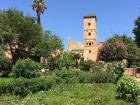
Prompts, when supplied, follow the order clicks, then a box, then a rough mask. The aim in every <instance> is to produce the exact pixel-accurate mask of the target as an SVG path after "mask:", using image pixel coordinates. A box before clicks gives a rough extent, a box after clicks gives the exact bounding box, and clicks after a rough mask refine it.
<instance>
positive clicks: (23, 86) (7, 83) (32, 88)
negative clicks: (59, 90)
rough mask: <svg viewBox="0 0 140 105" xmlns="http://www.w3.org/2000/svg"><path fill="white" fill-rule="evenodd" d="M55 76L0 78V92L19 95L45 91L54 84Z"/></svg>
mask: <svg viewBox="0 0 140 105" xmlns="http://www.w3.org/2000/svg"><path fill="white" fill-rule="evenodd" d="M56 82H57V78H55V77H39V78H32V79H26V78H18V79H0V94H1V95H2V94H13V95H19V96H21V97H24V96H26V95H27V94H29V93H36V92H37V91H41V90H42V91H47V90H48V89H50V88H51V87H52V86H54V85H56Z"/></svg>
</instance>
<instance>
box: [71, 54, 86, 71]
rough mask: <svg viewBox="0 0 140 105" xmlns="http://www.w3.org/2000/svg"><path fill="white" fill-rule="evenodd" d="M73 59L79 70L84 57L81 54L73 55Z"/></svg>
mask: <svg viewBox="0 0 140 105" xmlns="http://www.w3.org/2000/svg"><path fill="white" fill-rule="evenodd" d="M72 59H73V61H74V66H75V67H76V68H77V69H78V68H79V62H80V61H81V60H82V59H83V57H82V55H81V54H80V53H73V55H72Z"/></svg>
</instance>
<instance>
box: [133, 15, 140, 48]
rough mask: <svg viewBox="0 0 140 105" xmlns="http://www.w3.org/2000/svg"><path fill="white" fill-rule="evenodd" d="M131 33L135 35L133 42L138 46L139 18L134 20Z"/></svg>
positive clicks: (139, 40)
mask: <svg viewBox="0 0 140 105" xmlns="http://www.w3.org/2000/svg"><path fill="white" fill-rule="evenodd" d="M133 33H134V34H135V41H136V43H137V45H138V46H140V16H139V17H138V18H137V19H136V20H135V27H134V29H133Z"/></svg>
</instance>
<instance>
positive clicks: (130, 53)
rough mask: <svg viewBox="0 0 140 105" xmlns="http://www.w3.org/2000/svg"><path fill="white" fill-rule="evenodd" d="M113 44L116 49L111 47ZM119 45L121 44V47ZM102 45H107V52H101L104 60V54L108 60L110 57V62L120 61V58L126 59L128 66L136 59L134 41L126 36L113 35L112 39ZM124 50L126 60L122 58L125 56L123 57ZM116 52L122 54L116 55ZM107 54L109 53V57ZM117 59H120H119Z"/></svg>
mask: <svg viewBox="0 0 140 105" xmlns="http://www.w3.org/2000/svg"><path fill="white" fill-rule="evenodd" d="M118 42H120V43H118ZM115 43H116V45H115V46H116V47H114V46H112V45H113V44H115ZM121 43H122V45H121V46H120V44H121ZM111 44H112V45H111ZM104 45H108V46H107V47H106V48H108V50H107V49H106V50H104V51H103V52H105V53H102V54H103V55H104V58H105V54H106V57H107V58H109V59H110V58H111V59H112V57H113V59H112V60H121V59H122V58H124V59H127V61H128V63H129V65H130V64H131V63H132V62H134V61H135V59H136V57H137V56H136V44H135V42H134V40H132V38H131V37H127V35H121V36H119V35H114V36H113V37H112V38H110V39H108V40H107V41H106V42H105V44H104ZM123 46H124V47H123ZM125 46H126V48H125ZM110 47H112V48H110ZM119 47H120V48H119ZM103 48H104V47H103ZM117 48H119V49H120V50H119V49H118V50H117ZM121 49H122V50H121ZM124 49H127V58H126V56H124V55H125V54H124V55H123V52H124V51H123V50H124ZM109 50H110V51H109ZM111 50H112V51H111ZM118 51H120V52H121V53H122V54H121V53H116V52H118ZM108 53H110V54H111V55H108ZM112 54H113V55H112ZM117 56H118V57H117ZM107 58H105V59H106V60H107ZM119 58H121V59H119ZM111 59H110V60H111ZM106 60H105V61H106Z"/></svg>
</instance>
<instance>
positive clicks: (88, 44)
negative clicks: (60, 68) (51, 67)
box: [68, 14, 102, 61]
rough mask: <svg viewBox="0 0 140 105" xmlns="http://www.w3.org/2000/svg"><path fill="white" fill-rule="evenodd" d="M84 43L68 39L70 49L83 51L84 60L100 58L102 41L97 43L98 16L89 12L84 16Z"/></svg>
mask: <svg viewBox="0 0 140 105" xmlns="http://www.w3.org/2000/svg"><path fill="white" fill-rule="evenodd" d="M83 19H84V43H83V44H81V43H80V42H76V43H75V42H74V41H73V40H72V39H70V38H69V39H68V51H71V52H74V53H82V55H83V57H84V60H92V61H97V60H98V51H99V49H100V48H101V47H102V44H101V43H96V22H97V18H96V16H94V15H92V14H88V15H86V16H84V18H83Z"/></svg>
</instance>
